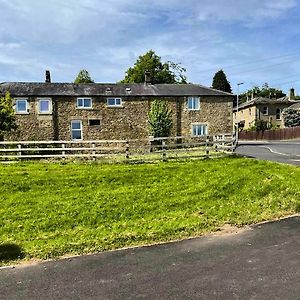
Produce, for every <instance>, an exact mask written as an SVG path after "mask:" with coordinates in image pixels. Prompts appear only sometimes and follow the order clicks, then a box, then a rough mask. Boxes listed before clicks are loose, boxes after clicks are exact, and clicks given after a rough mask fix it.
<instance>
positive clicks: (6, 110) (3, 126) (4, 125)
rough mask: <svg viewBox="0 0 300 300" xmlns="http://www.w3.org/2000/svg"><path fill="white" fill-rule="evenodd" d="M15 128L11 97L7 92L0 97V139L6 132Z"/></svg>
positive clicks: (0, 139)
mask: <svg viewBox="0 0 300 300" xmlns="http://www.w3.org/2000/svg"><path fill="white" fill-rule="evenodd" d="M16 128H17V124H16V118H15V112H14V109H13V107H12V98H11V96H10V93H9V92H6V94H5V96H4V97H0V141H2V140H3V138H4V134H5V133H6V132H9V131H12V130H14V129H16Z"/></svg>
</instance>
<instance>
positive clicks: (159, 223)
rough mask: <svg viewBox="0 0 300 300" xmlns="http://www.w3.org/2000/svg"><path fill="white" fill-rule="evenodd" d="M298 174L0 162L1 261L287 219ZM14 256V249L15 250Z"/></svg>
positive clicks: (232, 163)
mask: <svg viewBox="0 0 300 300" xmlns="http://www.w3.org/2000/svg"><path fill="white" fill-rule="evenodd" d="M299 199H300V168H297V167H293V166H287V165H281V164H276V163H271V162H263V161H256V160H250V159H245V158H235V157H227V158H220V159H207V160H195V161H185V162H167V163H157V164H139V165H130V164H100V163H90V164H88V163H77V164H76V163H69V164H63V163H37V162H35V163H16V164H9V165H8V164H7V165H4V164H2V165H0V215H1V218H0V236H1V242H0V252H1V249H5V250H4V252H5V255H3V254H2V256H1V253H0V264H7V263H8V262H11V261H13V260H15V259H16V257H14V256H12V257H10V256H9V253H8V252H7V249H11V248H12V249H14V252H13V253H14V254H15V253H20V255H19V257H21V258H23V259H25V260H28V259H48V258H56V257H61V256H63V255H66V254H83V253H91V252H99V251H104V250H109V249H116V248H121V247H125V246H132V245H143V244H149V243H153V242H160V241H168V240H172V239H181V238H184V237H191V236H197V235H201V234H203V233H206V232H211V231H216V230H218V229H219V228H220V227H222V226H223V225H224V224H232V225H237V226H241V225H244V224H250V223H255V222H259V221H263V220H268V219H274V218H277V217H280V216H284V215H287V214H291V213H294V212H296V211H297V210H298V209H299V207H300V205H299V203H300V200H299ZM16 249H17V250H16Z"/></svg>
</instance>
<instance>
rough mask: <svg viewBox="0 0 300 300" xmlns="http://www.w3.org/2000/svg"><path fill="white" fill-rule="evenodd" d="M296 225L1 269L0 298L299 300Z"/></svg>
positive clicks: (299, 234) (299, 231) (299, 227)
mask: <svg viewBox="0 0 300 300" xmlns="http://www.w3.org/2000/svg"><path fill="white" fill-rule="evenodd" d="M299 282H300V218H299V217H297V216H296V217H292V218H288V219H284V220H281V221H278V222H274V223H267V224H262V225H258V226H254V227H252V228H248V229H245V230H242V231H240V232H238V233H231V234H225V235H219V236H218V235H209V236H205V237H200V238H196V239H191V240H185V241H180V242H175V243H168V244H163V245H157V246H151V247H143V248H135V249H127V250H120V251H113V252H107V253H103V254H97V255H89V256H84V257H77V258H72V259H64V260H60V261H52V262H45V263H41V264H37V265H32V266H25V267H24V266H23V267H22V266H21V267H16V268H11V267H9V268H2V269H0V298H1V299H122V300H123V299H226V300H228V299H299V298H300V296H299V295H300V284H299Z"/></svg>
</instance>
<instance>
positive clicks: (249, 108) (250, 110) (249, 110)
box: [249, 108, 251, 116]
mask: <svg viewBox="0 0 300 300" xmlns="http://www.w3.org/2000/svg"><path fill="white" fill-rule="evenodd" d="M249 115H250V116H251V108H249Z"/></svg>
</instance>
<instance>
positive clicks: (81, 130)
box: [71, 120, 83, 141]
mask: <svg viewBox="0 0 300 300" xmlns="http://www.w3.org/2000/svg"><path fill="white" fill-rule="evenodd" d="M75 122H78V123H79V124H80V128H79V129H73V126H72V125H73V123H75ZM73 131H76V132H77V131H80V139H75V138H73ZM71 139H72V140H73V141H82V140H83V128H82V120H72V121H71Z"/></svg>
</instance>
